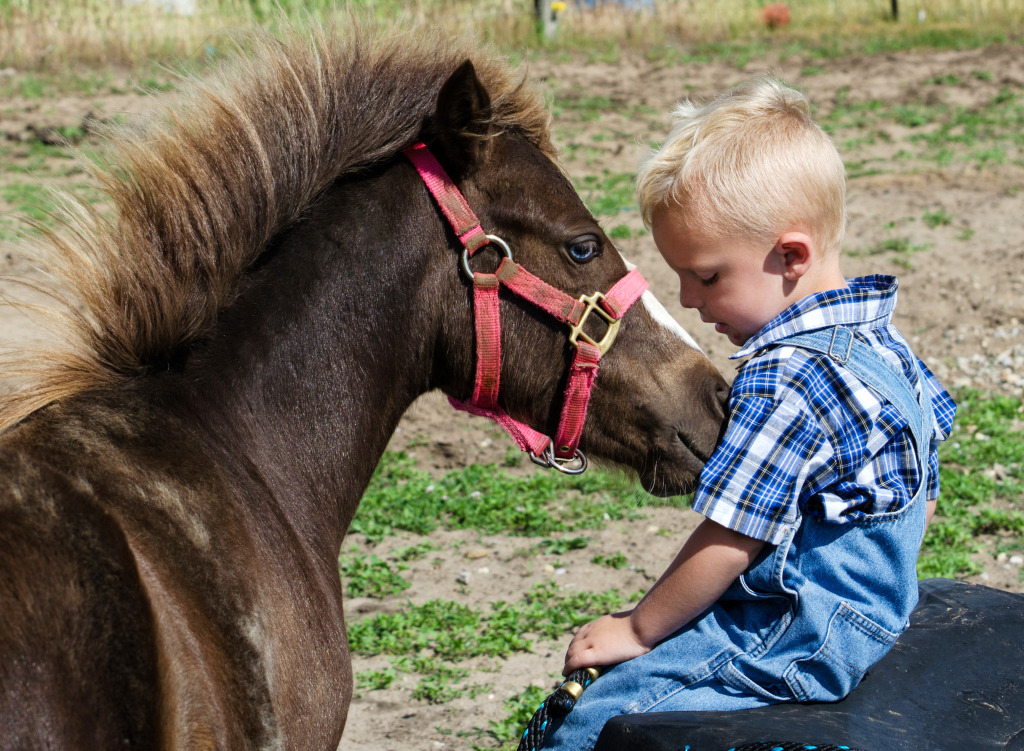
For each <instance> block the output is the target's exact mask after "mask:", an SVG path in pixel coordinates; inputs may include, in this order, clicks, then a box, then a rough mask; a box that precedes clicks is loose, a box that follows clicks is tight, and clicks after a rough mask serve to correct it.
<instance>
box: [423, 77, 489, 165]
mask: <svg viewBox="0 0 1024 751" xmlns="http://www.w3.org/2000/svg"><path fill="white" fill-rule="evenodd" d="M490 119H491V98H490V96H488V94H487V90H486V89H485V88H484V86H483V84H482V83H480V79H479V78H477V77H476V70H475V69H474V68H473V63H472V62H471V61H469V60H467V61H466V62H464V63H463V64H462V65H460V66H459V67H458V68H457V69H456V71H455V72H454V73H452V74H451V76H449V77H448V80H447V81H445V83H444V86H442V87H441V92H440V93H439V94H438V96H437V111H436V112H435V114H434V124H435V128H436V132H435V134H434V135H435V138H436V139H437V144H438V146H439V147H440V149H441V150H442V151H443V152H444V153H445V155H446V156H447V157H448V158H449V160H450V162H451V163H452V164H462V165H465V164H471V163H473V162H475V161H476V160H477V159H478V158H480V156H481V151H482V149H483V148H484V146H485V144H486V138H487V134H488V132H489V131H490Z"/></svg>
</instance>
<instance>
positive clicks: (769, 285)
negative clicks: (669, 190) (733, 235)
mask: <svg viewBox="0 0 1024 751" xmlns="http://www.w3.org/2000/svg"><path fill="white" fill-rule="evenodd" d="M694 224H695V225H697V226H692V227H691V226H689V223H688V222H686V221H684V219H683V212H682V211H681V210H679V209H678V208H661V209H658V210H657V211H655V212H654V216H653V221H652V223H651V231H652V234H653V236H654V242H655V244H656V245H657V246H658V250H659V251H661V255H662V256H663V257H664V259H665V261H666V262H667V263H668V265H669V266H671V267H672V270H673V271H675V272H676V274H677V275H678V276H679V302H680V303H681V304H682V306H683V307H684V308H693V309H695V310H696V311H697V312H698V313H700V317H701V320H702V321H704V322H705V323H713V324H714V325H715V331H717V332H718V333H719V334H725V335H726V336H727V337H729V341H730V342H732V343H733V344H735V345H737V346H739V345H742V344H743V343H744V342H746V341H747V340H748V339H749V338H750V337H751V336H753V335H754V334H756V333H757V332H758V331H760V330H761V328H763V327H764V325H765V324H766V323H768V322H769V321H770V320H772V319H773V318H774V317H775V316H777V315H778V314H779V313H781V312H782V311H783V310H785V309H786V308H787V307H789V305H790V303H791V302H792V298H791V293H792V284H790V283H789V282H788V281H787V279H786V278H785V277H784V276H783V274H784V273H785V272H786V256H785V254H784V253H781V252H779V251H777V250H776V248H775V247H772V246H770V245H766V243H764V242H763V241H753V240H749V239H748V240H743V239H739V240H737V239H728V238H724V237H718V236H709V235H707V234H705V233H704V232H702V231H701V227H700V226H699V221H695V222H694Z"/></svg>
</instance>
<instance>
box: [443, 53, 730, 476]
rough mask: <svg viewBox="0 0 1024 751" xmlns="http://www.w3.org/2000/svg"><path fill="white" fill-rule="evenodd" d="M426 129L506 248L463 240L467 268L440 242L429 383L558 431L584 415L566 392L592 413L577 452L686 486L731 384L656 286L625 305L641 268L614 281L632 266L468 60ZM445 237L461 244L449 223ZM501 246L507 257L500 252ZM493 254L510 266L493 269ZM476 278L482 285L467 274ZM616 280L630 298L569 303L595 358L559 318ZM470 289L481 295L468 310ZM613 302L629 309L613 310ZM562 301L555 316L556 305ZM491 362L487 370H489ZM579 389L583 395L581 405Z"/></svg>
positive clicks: (706, 450)
mask: <svg viewBox="0 0 1024 751" xmlns="http://www.w3.org/2000/svg"><path fill="white" fill-rule="evenodd" d="M423 137H424V140H425V141H426V142H427V145H428V147H429V149H430V151H431V152H433V153H434V154H435V155H436V157H437V159H438V161H439V162H440V163H441V165H443V168H444V170H445V171H447V172H448V174H449V175H450V176H451V178H452V180H453V181H454V183H455V184H457V185H458V187H459V189H461V192H462V194H463V195H464V196H465V200H466V201H467V202H468V204H469V206H470V207H472V209H473V211H475V213H476V215H477V216H478V217H479V219H480V224H481V227H482V230H483V232H485V233H486V234H488V235H491V236H495V237H497V238H500V240H502V241H504V243H505V244H507V246H508V247H507V249H506V248H504V247H503V246H502V245H501V244H500V243H498V242H497V241H492V242H491V243H489V244H486V245H484V246H483V247H482V248H480V249H479V250H475V249H474V248H473V245H475V244H476V243H475V242H473V241H472V239H471V240H470V252H469V253H465V254H464V258H463V266H464V267H465V268H463V269H461V270H460V264H459V262H458V257H457V256H458V254H457V253H456V252H452V251H451V250H448V251H447V252H448V253H449V256H448V259H447V261H446V262H445V264H444V265H442V267H441V268H442V269H444V268H447V271H442V273H447V274H449V275H450V278H451V279H450V282H449V283H448V284H441V285H439V288H440V289H446V290H448V291H449V292H450V294H451V298H450V299H441V300H438V308H437V309H438V311H439V315H440V316H441V320H442V323H441V329H442V332H441V336H440V337H439V340H438V345H437V347H436V351H435V367H434V383H433V385H435V386H438V387H440V388H442V389H443V390H444V391H445V392H446V393H448V394H449V395H451V396H452V397H454V398H455V399H458V400H460V401H465V400H470V399H475V400H476V401H477V403H478V406H480V404H479V403H480V402H481V401H483V402H485V404H483V405H482V406H484V407H488V405H487V404H486V402H487V401H488V399H490V398H493V397H494V396H495V395H496V399H497V403H496V405H495V406H496V409H492V410H491V411H493V412H495V413H497V414H499V415H502V414H503V413H507V415H509V416H511V418H514V419H515V420H519V421H522V422H524V423H526V424H527V425H529V426H531V427H532V428H534V429H536V430H538V431H541V432H542V433H544V434H545V435H547V436H556V435H559V436H560V437H562V436H563V435H564V434H565V432H566V428H565V426H566V422H567V421H568V422H569V423H572V422H574V421H575V422H576V423H579V422H581V421H582V416H581V415H573V414H568V415H563V403H564V402H565V401H566V400H571V401H573V402H574V403H573V404H570V405H569V406H568V408H567V409H568V410H569V411H570V412H572V411H573V410H576V411H577V412H578V411H579V407H580V405H581V404H582V408H583V409H586V411H587V417H586V420H585V423H584V427H583V431H582V438H581V441H580V444H579V445H580V448H581V449H582V451H584V452H586V453H589V454H592V455H593V456H595V457H598V458H602V459H605V460H611V461H613V462H615V463H618V464H624V465H628V466H630V467H632V468H633V469H635V470H636V471H637V472H638V473H639V475H640V478H641V481H642V482H643V484H644V486H645V487H646V488H647V489H648V490H650V491H651V492H654V493H658V494H676V493H681V492H686V491H687V490H689V489H691V488H692V486H693V484H694V481H695V479H696V477H697V475H698V473H699V472H700V469H701V467H702V466H703V463H704V461H705V460H706V459H707V457H708V456H709V455H710V453H711V451H712V449H713V448H714V445H715V442H716V440H717V438H718V436H719V433H720V430H721V426H722V422H723V419H724V414H725V413H724V403H725V397H726V394H727V391H728V388H727V386H726V383H725V381H723V379H722V378H721V376H720V375H719V374H718V372H717V371H716V370H715V368H714V367H713V366H712V364H711V363H710V361H709V360H708V359H707V358H706V357H705V356H704V354H703V353H702V352H701V351H700V349H699V348H698V347H697V346H696V344H695V343H694V342H693V340H692V339H690V338H689V337H688V336H687V335H686V333H685V332H684V331H683V330H682V329H681V328H680V327H679V326H678V324H676V323H675V321H674V320H673V319H672V318H671V317H670V316H669V315H668V313H667V312H666V311H665V309H664V308H663V307H662V306H661V305H660V303H658V301H657V300H656V299H655V298H654V296H653V295H652V294H651V293H650V292H645V293H643V296H642V297H641V298H640V299H639V300H638V301H636V302H637V304H635V305H632V304H631V303H633V302H634V301H635V300H636V297H637V296H638V295H639V294H640V290H641V289H642V288H643V286H638V285H637V284H635V283H634V284H630V282H635V281H636V279H637V275H635V274H634V275H632V276H631V277H629V279H628V280H627V282H626V283H624V284H620V285H619V286H618V287H616V285H617V283H619V282H620V280H623V278H624V277H626V275H627V273H628V271H629V269H628V268H627V264H626V262H625V261H624V260H623V258H622V257H621V256H620V254H619V252H618V251H617V250H616V249H615V246H614V245H613V244H612V242H611V241H610V240H609V239H608V237H607V236H606V235H605V234H604V232H603V231H602V230H601V227H600V226H599V225H598V223H597V222H596V221H595V219H594V217H593V216H592V215H591V213H590V212H589V211H588V210H587V209H586V207H585V206H584V205H583V203H582V201H581V200H580V198H579V197H578V196H577V194H576V192H575V191H574V190H573V188H572V186H571V185H570V183H569V181H568V180H567V179H566V177H565V176H564V175H563V173H562V172H561V171H560V170H559V168H558V167H557V166H556V165H555V164H554V163H553V162H552V160H551V159H550V158H549V157H548V156H547V155H546V154H545V153H544V151H543V150H542V149H541V148H538V146H537V145H536V144H535V143H532V142H531V141H530V139H528V138H527V137H525V136H524V135H523V134H521V133H517V132H516V131H515V130H514V129H502V128H499V127H497V126H496V125H495V124H494V118H493V117H492V106H491V102H490V100H489V97H488V94H487V91H486V90H485V88H484V87H483V85H482V84H481V83H480V82H479V80H478V78H477V76H476V74H475V72H474V70H473V67H472V66H471V65H470V64H468V63H467V64H465V65H463V66H462V67H461V68H460V69H459V70H458V71H456V72H455V73H454V74H453V75H452V77H451V78H450V79H449V80H448V82H447V83H446V84H445V86H444V87H443V89H442V90H441V93H440V95H439V99H438V104H437V110H436V114H435V116H434V117H433V118H432V119H431V120H430V121H429V122H428V123H427V124H426V126H425V129H424V134H423ZM435 195H436V194H435ZM445 200H446V199H444V198H441V199H440V201H441V202H444V201H445ZM460 231H461V228H460ZM480 234H481V233H479V232H478V233H477V239H478V241H479V240H481V239H482V237H481V236H480ZM471 235H472V233H471ZM448 237H449V240H450V242H456V243H457V241H456V240H455V239H454V233H453V232H452V231H449V232H448ZM470 255H472V258H471V259H470V258H469V256H470ZM505 256H510V257H511V258H512V259H513V260H514V262H515V263H514V264H510V263H509V262H507V261H502V259H503V258H504V257H505ZM499 262H501V263H502V265H503V266H504V267H505V268H503V269H499V270H498V272H497V274H496V276H492V274H495V271H496V268H497V267H498V266H499ZM513 266H514V267H515V269H514V271H515V272H518V271H520V270H525V271H527V272H529V274H525V275H524V276H525V277H526V279H527V281H526V282H524V281H523V280H522V279H518V280H515V281H514V280H513V279H512V277H513V276H515V273H513V272H512V271H510V267H513ZM470 274H475V275H476V276H479V277H481V279H487V280H488V283H487V284H486V285H481V284H480V281H479V280H478V281H477V282H476V283H474V282H473V281H470V277H469V275H470ZM531 275H532V276H531ZM532 277H537V278H539V279H541V280H543V281H544V282H547V284H548V285H551V286H553V287H555V288H557V290H560V291H563V292H564V293H567V294H566V295H564V296H559V297H557V298H556V299H557V300H558V302H551V301H550V300H548V301H546V302H545V301H541V302H538V300H537V299H536V294H533V295H532V298H533V299H527V298H531V294H530V292H531V290H530V288H531V286H536V285H532V284H531V282H530V279H532ZM639 281H640V284H641V285H643V281H642V279H640V280H639ZM497 284H500V292H498V293H497V298H495V297H494V294H495V293H494V292H490V293H489V292H488V290H487V289H483V290H482V291H477V292H476V293H474V286H484V287H487V286H490V287H493V286H495V285H497ZM624 286H626V287H631V291H627V292H626V293H625V294H624V299H620V300H617V301H611V304H608V303H603V304H602V303H601V302H600V301H598V302H596V303H594V304H592V305H591V306H589V307H590V308H596V310H593V309H591V310H589V311H588V306H586V305H585V304H583V303H579V304H576V305H575V307H574V310H572V312H570V313H568V317H569V318H571V319H573V320H575V321H577V322H580V319H581V318H582V319H584V320H582V322H581V323H580V325H581V326H582V328H583V331H584V333H585V334H587V335H589V339H590V340H591V342H590V343H588V344H585V345H583V346H584V349H585V350H586V353H587V354H591V355H594V357H590V358H588V357H583V358H582V360H583V361H582V362H580V360H579V359H577V350H576V347H575V346H574V345H573V344H572V343H570V341H569V338H570V336H569V335H570V326H569V325H568V324H566V323H565V322H563V321H560V320H559V318H561V317H565V316H564V315H563V314H565V313H566V312H567V308H568V307H569V306H572V305H573V303H572V300H571V299H570V298H580V297H581V296H584V295H592V294H593V293H595V292H600V293H608V292H609V291H610V290H613V288H614V289H615V292H614V293H613V295H617V293H618V291H619V290H620V289H621V288H622V287H624ZM524 289H526V292H524V291H523V290H524ZM488 294H490V295H491V297H490V300H491V302H487V297H488ZM539 294H543V293H539ZM524 295H525V297H524ZM474 297H477V298H479V300H478V301H477V302H476V308H477V310H476V312H475V313H474V312H473V308H474ZM495 299H498V300H500V302H497V303H494V302H493V300H495ZM480 300H482V301H483V302H481V301H480ZM567 300H568V303H567V302H566V301H567ZM620 303H621V304H620ZM617 304H619V307H620V308H622V307H628V309H627V310H625V312H624V313H623V311H622V310H621V309H619V310H615V308H616V305H617ZM559 306H562V307H561V308H560V311H561V312H552V309H554V308H559ZM494 310H497V311H499V313H498V316H497V317H498V318H500V334H497V333H496V332H497V331H498V327H497V326H496V325H495V324H494V323H493V322H492V323H489V324H488V323H483V320H484V319H486V318H488V316H489V311H490V313H493V311H494ZM609 310H611V311H612V314H611V315H609V314H608V311H609ZM620 316H621V319H620V318H619V317H620ZM474 327H476V332H475V331H474ZM616 328H617V329H618V330H617V332H615V331H610V329H616ZM481 330H484V333H483V334H481V333H480V332H481ZM488 330H489V331H491V332H493V333H492V334H491V336H492V337H497V339H498V340H500V388H497V386H498V384H495V383H494V381H495V380H497V379H496V376H497V368H498V366H497V364H496V362H497V361H496V360H495V359H494V358H495V353H494V352H490V353H485V354H486V356H485V357H484V358H483V359H485V360H488V362H489V364H482V363H480V362H478V358H479V357H480V356H479V353H480V352H482V351H483V350H488V349H496V347H495V344H494V342H492V343H490V344H488V343H487V341H485V339H486V337H487V333H486V331H488ZM616 333H617V336H615V334H616ZM481 337H484V338H481ZM587 338H588V337H587V336H584V337H583V338H582V339H583V341H586V339H587ZM612 339H614V341H613V342H612ZM594 344H596V345H598V349H600V350H604V349H605V348H606V347H607V352H606V354H602V355H600V361H599V369H598V370H597V377H596V380H593V385H592V389H591V387H590V383H589V382H588V378H590V379H592V378H593V373H594V366H593V364H592V362H591V360H593V359H595V357H597V356H599V355H597V353H596V351H595V348H594V346H593V345H594ZM609 344H611V346H610V347H609V346H607V345H609ZM581 351H582V350H581ZM488 369H490V370H491V371H492V372H491V374H487V373H486V372H483V371H487V370H488ZM571 371H572V374H571V375H570V372H571ZM567 387H568V388H567ZM581 391H584V392H586V391H589V393H590V398H589V409H587V405H586V396H585V395H584V396H583V397H580V396H579V392H581ZM567 392H575V394H576V395H575V396H572V397H570V396H568V395H567ZM568 432H569V433H570V434H571V432H572V430H571V425H570V428H569V429H568ZM573 441H574V439H573V438H572V437H571V436H570V438H569V439H567V440H559V441H556V442H553V443H552V444H551V447H550V448H549V450H551V451H552V452H553V453H557V454H558V455H559V456H572V455H573V449H575V446H572V445H571V444H572V442H573ZM561 444H570V445H561ZM555 447H557V449H556V448H555ZM552 458H553V457H552ZM567 464H569V465H571V464H572V462H571V461H570V462H567Z"/></svg>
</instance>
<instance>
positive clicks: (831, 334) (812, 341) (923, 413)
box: [772, 326, 933, 462]
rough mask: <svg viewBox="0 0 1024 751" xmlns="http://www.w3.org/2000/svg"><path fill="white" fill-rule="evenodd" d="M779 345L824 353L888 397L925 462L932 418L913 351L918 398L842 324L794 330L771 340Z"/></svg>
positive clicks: (903, 378) (893, 369) (900, 375)
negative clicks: (814, 329) (799, 330)
mask: <svg viewBox="0 0 1024 751" xmlns="http://www.w3.org/2000/svg"><path fill="white" fill-rule="evenodd" d="M780 345H791V346H794V347H800V348H801V349H806V350H810V351H812V352H818V353H821V354H823V355H827V356H828V357H830V358H832V359H833V360H835V361H836V362H837V363H839V364H840V365H842V366H843V367H844V368H846V369H847V370H849V371H850V372H851V373H853V374H854V375H855V376H857V378H858V379H860V381H861V382H863V383H864V384H865V385H867V386H870V387H871V388H872V389H873V390H874V391H876V392H877V393H879V394H880V395H881V396H882V397H884V398H885V399H888V400H889V401H890V402H891V403H892V404H893V406H895V407H896V408H897V409H898V410H900V412H902V413H903V415H904V417H906V419H907V424H908V425H909V426H910V430H911V432H912V433H913V434H914V441H915V443H916V445H917V446H918V449H919V454H920V456H921V458H922V461H925V462H927V456H928V446H929V444H930V438H931V433H932V422H933V418H932V402H931V398H930V397H929V395H928V387H927V384H926V383H925V381H924V374H923V373H922V372H921V369H920V368H919V367H918V365H917V358H916V357H915V356H914V355H913V353H911V358H912V362H913V363H914V367H915V368H916V369H917V378H918V383H919V384H920V386H921V396H920V398H919V397H918V396H917V395H915V394H914V389H913V387H912V385H911V383H910V380H909V379H908V378H907V377H906V376H905V375H904V374H903V373H902V372H901V371H900V370H899V369H897V368H896V367H895V366H893V365H892V363H890V362H889V361H888V360H886V359H885V358H884V357H882V356H881V355H880V354H878V353H877V352H875V350H873V349H872V348H871V347H870V346H868V345H867V344H865V343H864V342H862V341H861V340H859V339H857V337H855V336H854V335H853V332H851V331H850V330H849V329H848V328H846V327H844V326H832V327H830V328H826V329H818V330H816V331H806V332H803V333H801V334H793V335H792V336H788V337H786V338H785V339H779V340H778V341H776V342H773V344H772V346H780Z"/></svg>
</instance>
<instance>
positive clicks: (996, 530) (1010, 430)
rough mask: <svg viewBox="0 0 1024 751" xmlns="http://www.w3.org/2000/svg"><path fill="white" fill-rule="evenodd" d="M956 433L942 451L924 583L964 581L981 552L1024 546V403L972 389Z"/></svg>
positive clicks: (922, 562)
mask: <svg viewBox="0 0 1024 751" xmlns="http://www.w3.org/2000/svg"><path fill="white" fill-rule="evenodd" d="M957 401H958V405H959V406H958V411H957V418H956V425H955V427H954V431H953V435H952V436H951V437H950V439H949V440H947V441H945V442H943V443H942V444H941V445H940V447H939V459H940V468H939V479H940V483H941V490H940V495H939V503H938V511H937V513H936V516H935V519H934V520H933V522H932V524H931V526H930V527H929V529H928V534H927V535H926V536H925V540H924V545H923V547H922V552H921V558H920V559H919V561H918V574H919V575H920V576H921V577H931V576H943V577H950V578H956V577H963V576H969V575H971V574H975V573H978V572H979V571H980V570H981V568H980V567H979V565H978V564H977V563H976V561H975V560H974V558H973V554H974V553H977V552H979V551H981V550H982V549H983V548H982V543H981V540H980V538H981V537H983V536H985V537H988V538H991V540H992V542H991V545H990V546H994V547H998V548H1009V549H1018V550H1019V549H1021V548H1022V547H1024V539H1022V534H1024V400H1022V399H1020V398H1014V397H1009V396H999V395H986V394H982V393H980V392H978V391H973V390H965V391H961V392H959V393H958V395H957Z"/></svg>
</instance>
